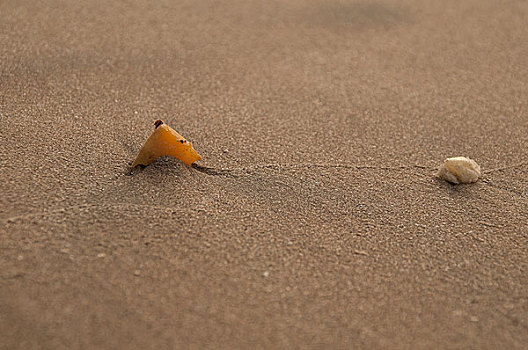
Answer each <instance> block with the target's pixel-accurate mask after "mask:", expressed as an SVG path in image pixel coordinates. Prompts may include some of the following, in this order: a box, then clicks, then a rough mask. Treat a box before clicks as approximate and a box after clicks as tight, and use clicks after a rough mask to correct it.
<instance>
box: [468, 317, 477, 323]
mask: <svg viewBox="0 0 528 350" xmlns="http://www.w3.org/2000/svg"><path fill="white" fill-rule="evenodd" d="M469 320H470V321H471V322H478V321H479V318H478V317H477V316H471V317H470V318H469Z"/></svg>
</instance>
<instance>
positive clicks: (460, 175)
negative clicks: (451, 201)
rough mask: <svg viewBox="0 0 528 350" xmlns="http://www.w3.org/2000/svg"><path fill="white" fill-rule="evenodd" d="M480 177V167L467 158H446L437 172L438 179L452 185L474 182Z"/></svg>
mask: <svg viewBox="0 0 528 350" xmlns="http://www.w3.org/2000/svg"><path fill="white" fill-rule="evenodd" d="M480 175H481V172H480V165H478V164H477V162H475V161H474V160H473V159H469V158H467V157H454V158H447V159H446V160H444V164H442V165H441V166H440V169H439V170H438V176H439V177H441V178H442V179H444V180H446V181H448V182H451V183H454V184H460V183H462V184H469V183H473V182H476V181H477V180H478V178H479V177H480Z"/></svg>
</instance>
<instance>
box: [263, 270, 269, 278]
mask: <svg viewBox="0 0 528 350" xmlns="http://www.w3.org/2000/svg"><path fill="white" fill-rule="evenodd" d="M269 275H270V273H269V271H264V272H263V273H262V277H264V278H268V277H269Z"/></svg>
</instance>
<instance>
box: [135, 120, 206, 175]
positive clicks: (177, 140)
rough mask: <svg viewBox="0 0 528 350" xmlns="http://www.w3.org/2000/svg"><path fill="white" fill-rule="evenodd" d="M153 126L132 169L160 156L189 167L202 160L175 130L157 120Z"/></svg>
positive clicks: (147, 163)
mask: <svg viewBox="0 0 528 350" xmlns="http://www.w3.org/2000/svg"><path fill="white" fill-rule="evenodd" d="M154 125H155V126H156V128H155V129H154V131H153V132H152V134H150V136H149V138H148V139H147V141H146V142H145V144H144V145H143V147H141V149H140V150H139V153H138V155H137V157H136V160H134V163H132V167H135V166H137V165H144V166H147V165H149V164H150V163H152V162H153V161H155V160H156V159H157V158H158V157H161V156H171V157H174V158H176V159H179V160H181V161H182V162H184V163H185V164H186V165H191V164H192V163H194V162H196V161H197V160H201V159H202V156H200V155H199V154H198V153H197V152H196V151H195V150H194V148H193V145H192V143H190V142H189V141H187V140H186V139H185V138H184V137H183V136H181V135H180V134H179V133H178V132H177V131H176V130H174V129H173V128H171V127H170V126H168V125H167V124H163V122H162V121H161V120H157V121H156V122H155V123H154Z"/></svg>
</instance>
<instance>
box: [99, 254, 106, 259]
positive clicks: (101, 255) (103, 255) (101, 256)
mask: <svg viewBox="0 0 528 350" xmlns="http://www.w3.org/2000/svg"><path fill="white" fill-rule="evenodd" d="M105 256H106V254H105V253H99V254H97V257H98V258H104V257H105Z"/></svg>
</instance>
